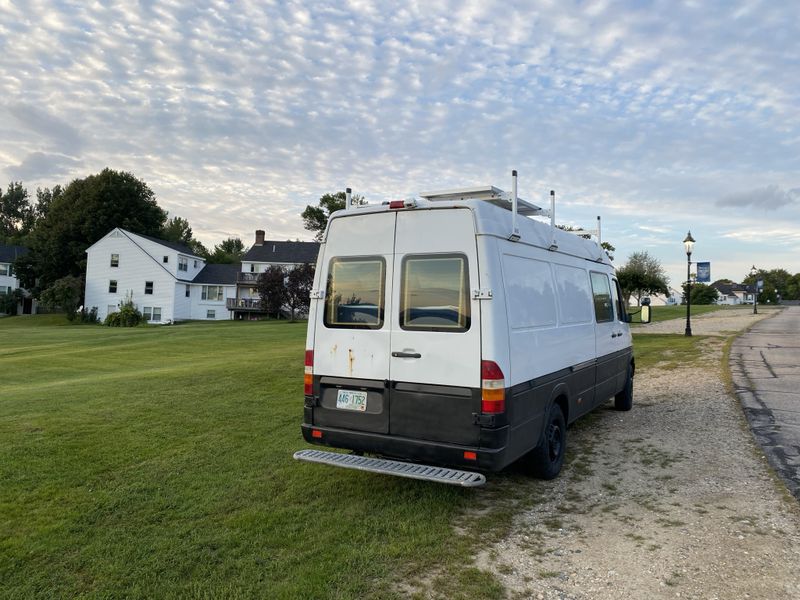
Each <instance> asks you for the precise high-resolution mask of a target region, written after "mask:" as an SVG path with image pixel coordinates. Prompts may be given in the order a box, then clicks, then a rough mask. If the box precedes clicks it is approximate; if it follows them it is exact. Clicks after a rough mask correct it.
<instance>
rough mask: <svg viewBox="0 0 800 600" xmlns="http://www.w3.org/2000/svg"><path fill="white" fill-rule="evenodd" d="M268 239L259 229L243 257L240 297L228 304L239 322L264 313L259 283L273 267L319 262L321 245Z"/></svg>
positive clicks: (238, 283) (292, 266)
mask: <svg viewBox="0 0 800 600" xmlns="http://www.w3.org/2000/svg"><path fill="white" fill-rule="evenodd" d="M264 236H265V233H264V231H263V230H261V229H258V230H256V237H255V243H254V244H253V247H252V248H250V250H248V251H247V253H246V254H245V255H244V257H243V258H242V265H241V270H240V272H239V273H238V274H237V277H236V296H235V298H234V299H233V300H231V301H229V303H228V308H229V309H230V310H231V311H232V312H233V314H234V318H235V319H253V318H258V317H259V316H261V315H263V314H264V311H263V309H262V308H261V302H260V298H259V295H258V292H257V291H256V282H257V281H258V276H259V275H260V274H261V273H263V272H264V271H266V270H267V269H268V268H269V267H271V266H279V267H282V268H283V269H284V270H286V271H289V270H291V269H293V268H295V267H296V266H298V265H302V264H310V265H314V264H316V262H317V254H319V242H291V241H285V242H282V241H274V240H265V239H264Z"/></svg>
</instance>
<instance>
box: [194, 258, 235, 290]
mask: <svg viewBox="0 0 800 600" xmlns="http://www.w3.org/2000/svg"><path fill="white" fill-rule="evenodd" d="M241 270H242V263H236V264H233V265H219V264H207V265H206V266H205V267H203V270H202V271H200V272H199V273H198V274H197V276H196V277H195V278H194V279H192V281H191V283H205V284H215V285H236V275H237V273H239V272H241Z"/></svg>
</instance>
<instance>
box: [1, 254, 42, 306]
mask: <svg viewBox="0 0 800 600" xmlns="http://www.w3.org/2000/svg"><path fill="white" fill-rule="evenodd" d="M27 253H28V249H27V248H26V247H24V246H7V245H3V244H0V296H5V295H7V294H12V293H14V291H15V290H22V292H23V294H24V295H25V297H24V298H23V299H22V302H21V303H20V304H18V305H17V313H18V314H24V315H30V314H35V313H36V308H37V307H36V300H34V299H33V298H31V296H30V294H29V293H28V291H27V290H25V289H23V288H21V287H20V285H19V279H17V277H16V275H14V261H15V260H17V258H19V257H20V256H24V255H26V254H27ZM0 314H3V312H2V310H1V309H0Z"/></svg>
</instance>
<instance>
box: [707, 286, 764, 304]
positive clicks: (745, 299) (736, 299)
mask: <svg viewBox="0 0 800 600" xmlns="http://www.w3.org/2000/svg"><path fill="white" fill-rule="evenodd" d="M711 287H713V288H714V289H715V290H717V293H718V294H719V296H718V297H717V304H727V305H737V304H752V303H753V302H754V300H755V294H754V292H753V289H752V288H751V287H750V286H748V285H742V284H739V283H721V282H714V283H712V284H711Z"/></svg>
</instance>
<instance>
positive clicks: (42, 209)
mask: <svg viewBox="0 0 800 600" xmlns="http://www.w3.org/2000/svg"><path fill="white" fill-rule="evenodd" d="M63 192H64V189H63V188H62V187H61V186H60V185H56V186H53V189H52V190H51V189H50V188H44V189H41V188H37V189H36V207H35V209H34V212H35V213H36V222H37V223H38V222H39V221H41V220H42V219H44V218H45V217H47V214H48V213H49V212H50V206H52V204H53V201H54V200H57V199H58V197H59V196H61V194H62V193H63Z"/></svg>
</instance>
